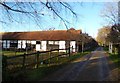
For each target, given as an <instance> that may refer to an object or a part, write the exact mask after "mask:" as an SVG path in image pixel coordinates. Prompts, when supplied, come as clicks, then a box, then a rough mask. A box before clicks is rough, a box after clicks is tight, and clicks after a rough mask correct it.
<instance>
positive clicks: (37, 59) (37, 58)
mask: <svg viewBox="0 0 120 83" xmlns="http://www.w3.org/2000/svg"><path fill="white" fill-rule="evenodd" d="M36 62H37V64H36V67H37V68H38V66H39V51H37V57H36Z"/></svg>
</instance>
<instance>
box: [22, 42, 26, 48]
mask: <svg viewBox="0 0 120 83" xmlns="http://www.w3.org/2000/svg"><path fill="white" fill-rule="evenodd" d="M22 48H24V49H25V48H26V40H22Z"/></svg>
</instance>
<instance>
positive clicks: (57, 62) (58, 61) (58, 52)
mask: <svg viewBox="0 0 120 83" xmlns="http://www.w3.org/2000/svg"><path fill="white" fill-rule="evenodd" d="M57 63H58V64H59V49H58V57H57Z"/></svg>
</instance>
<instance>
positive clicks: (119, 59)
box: [104, 47, 120, 68]
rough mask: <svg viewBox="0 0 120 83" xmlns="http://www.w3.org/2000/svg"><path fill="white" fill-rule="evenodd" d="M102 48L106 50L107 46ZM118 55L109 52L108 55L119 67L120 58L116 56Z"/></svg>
mask: <svg viewBox="0 0 120 83" xmlns="http://www.w3.org/2000/svg"><path fill="white" fill-rule="evenodd" d="M104 50H105V51H106V52H108V47H104ZM118 56H120V55H118V54H117V53H116V54H114V53H109V57H110V59H111V60H112V61H113V62H114V63H115V64H116V67H118V68H120V64H119V63H120V58H119V57H118Z"/></svg>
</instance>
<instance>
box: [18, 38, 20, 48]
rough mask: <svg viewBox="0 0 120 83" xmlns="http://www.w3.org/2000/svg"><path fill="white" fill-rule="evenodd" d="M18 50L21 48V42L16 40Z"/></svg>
mask: <svg viewBox="0 0 120 83" xmlns="http://www.w3.org/2000/svg"><path fill="white" fill-rule="evenodd" d="M18 48H21V40H18Z"/></svg>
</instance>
